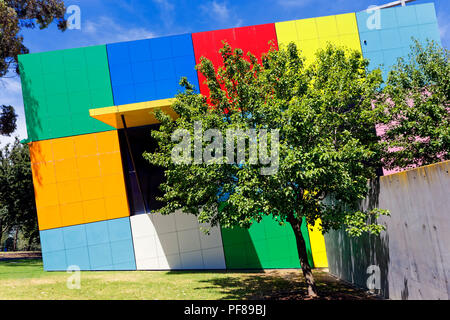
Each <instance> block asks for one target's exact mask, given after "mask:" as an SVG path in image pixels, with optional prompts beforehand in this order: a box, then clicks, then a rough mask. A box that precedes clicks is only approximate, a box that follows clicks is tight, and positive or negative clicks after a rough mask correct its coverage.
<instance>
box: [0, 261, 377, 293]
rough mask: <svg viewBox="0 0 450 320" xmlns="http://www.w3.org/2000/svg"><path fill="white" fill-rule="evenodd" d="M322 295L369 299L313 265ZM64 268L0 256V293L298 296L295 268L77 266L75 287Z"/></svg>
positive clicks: (301, 286)
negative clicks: (98, 268) (216, 269)
mask: <svg viewBox="0 0 450 320" xmlns="http://www.w3.org/2000/svg"><path fill="white" fill-rule="evenodd" d="M314 273H315V277H316V281H317V282H318V287H319V290H320V293H321V298H322V299H345V300H348V299H357V300H359V299H374V297H373V296H370V295H367V294H366V293H365V292H364V291H361V290H358V289H354V288H352V287H350V286H348V285H345V284H343V283H341V282H339V281H337V280H336V279H334V278H333V277H331V276H330V275H329V274H328V273H326V272H324V271H320V270H315V272H314ZM70 275H71V274H68V273H66V272H45V271H43V268H42V261H41V260H40V259H21V260H2V261H0V288H1V290H0V299H2V300H5V299H33V300H35V299H45V300H48V299H50V300H57V299H114V300H116V299H145V300H154V299H156V300H178V299H186V300H194V299H199V300H210V299H213V300H218V299H283V300H285V299H304V298H305V297H304V292H305V286H304V282H303V277H302V276H301V271H300V270H268V271H266V272H255V271H252V272H229V271H227V272H225V271H224V272H189V271H177V272H175V271H101V272H100V271H83V272H81V289H78V290H77V289H72V290H70V289H68V288H67V285H66V283H67V279H68V278H69V276H70Z"/></svg>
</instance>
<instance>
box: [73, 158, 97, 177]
mask: <svg viewBox="0 0 450 320" xmlns="http://www.w3.org/2000/svg"><path fill="white" fill-rule="evenodd" d="M77 165H78V172H79V176H80V179H83V178H94V177H99V176H100V161H99V159H98V156H88V157H79V158H77Z"/></svg>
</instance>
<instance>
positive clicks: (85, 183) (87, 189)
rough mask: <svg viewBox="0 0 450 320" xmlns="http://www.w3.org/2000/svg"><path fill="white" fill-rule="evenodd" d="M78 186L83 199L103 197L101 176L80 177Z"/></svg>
mask: <svg viewBox="0 0 450 320" xmlns="http://www.w3.org/2000/svg"><path fill="white" fill-rule="evenodd" d="M122 179H123V178H122ZM80 186H81V197H82V199H83V201H85V200H93V199H100V198H103V188H102V179H101V178H99V177H97V178H89V179H81V180H80Z"/></svg>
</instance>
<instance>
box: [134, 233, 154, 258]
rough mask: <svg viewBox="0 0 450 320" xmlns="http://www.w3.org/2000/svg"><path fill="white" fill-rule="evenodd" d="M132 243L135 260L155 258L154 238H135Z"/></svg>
mask: <svg viewBox="0 0 450 320" xmlns="http://www.w3.org/2000/svg"><path fill="white" fill-rule="evenodd" d="M133 243H134V253H135V255H136V260H140V259H148V258H156V257H157V246H156V241H155V237H154V236H150V237H140V238H135V239H134V240H133Z"/></svg>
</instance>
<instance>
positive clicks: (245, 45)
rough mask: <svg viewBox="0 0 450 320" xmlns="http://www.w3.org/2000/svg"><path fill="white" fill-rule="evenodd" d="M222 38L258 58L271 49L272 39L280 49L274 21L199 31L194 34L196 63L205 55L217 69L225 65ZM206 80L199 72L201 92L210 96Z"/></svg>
mask: <svg viewBox="0 0 450 320" xmlns="http://www.w3.org/2000/svg"><path fill="white" fill-rule="evenodd" d="M222 40H225V41H227V42H228V44H229V45H230V46H231V47H232V48H233V49H235V48H240V49H242V50H243V51H244V54H247V52H249V51H250V52H251V53H253V54H254V55H255V56H256V57H258V59H260V58H261V54H262V53H265V52H267V51H269V49H270V45H269V41H272V42H273V46H274V47H275V48H276V49H278V43H277V35H276V31H275V24H274V23H269V24H261V25H257V26H250V27H240V28H232V29H223V30H216V31H207V32H198V33H193V34H192V42H193V44H194V54H195V62H196V64H198V63H199V62H200V57H202V56H204V57H206V58H208V59H209V60H211V62H212V63H213V65H214V67H216V70H217V67H219V66H221V65H223V61H222V57H221V56H220V53H219V49H220V48H222V46H223V44H222ZM204 81H205V77H204V76H203V75H202V74H201V73H200V72H198V82H199V84H200V92H201V93H202V94H203V95H206V96H208V95H209V90H208V87H207V86H206V84H204Z"/></svg>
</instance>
